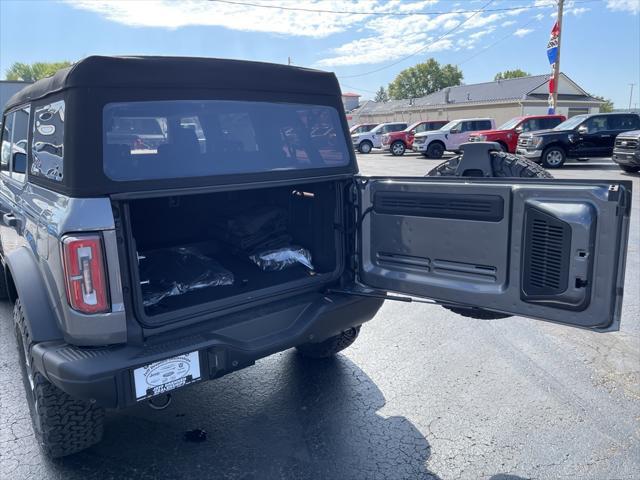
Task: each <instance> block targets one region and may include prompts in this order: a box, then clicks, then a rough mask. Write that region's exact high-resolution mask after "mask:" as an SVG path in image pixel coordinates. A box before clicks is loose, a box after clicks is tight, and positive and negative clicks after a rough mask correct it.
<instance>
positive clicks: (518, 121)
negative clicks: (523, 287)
mask: <svg viewBox="0 0 640 480" xmlns="http://www.w3.org/2000/svg"><path fill="white" fill-rule="evenodd" d="M566 119H567V117H565V116H564V115H528V116H522V117H515V118H512V119H511V120H509V121H508V122H506V123H504V124H502V125H500V126H499V127H498V128H497V129H496V130H481V131H479V132H475V133H472V134H471V135H469V141H470V142H496V143H497V144H499V145H500V147H501V148H502V151H503V152H509V153H515V152H516V148H517V146H518V137H519V136H520V134H521V133H524V132H534V131H537V130H548V129H550V128H554V127H556V126H557V125H559V124H561V123H562V122H564V121H565V120H566Z"/></svg>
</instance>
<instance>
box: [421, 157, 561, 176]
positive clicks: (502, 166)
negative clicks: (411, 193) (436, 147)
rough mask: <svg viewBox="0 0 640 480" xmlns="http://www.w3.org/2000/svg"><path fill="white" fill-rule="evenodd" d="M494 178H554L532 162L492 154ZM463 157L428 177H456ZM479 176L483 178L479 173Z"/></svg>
mask: <svg viewBox="0 0 640 480" xmlns="http://www.w3.org/2000/svg"><path fill="white" fill-rule="evenodd" d="M490 155H491V166H492V167H493V176H494V177H498V178H534V177H538V178H553V175H551V174H550V173H549V172H547V171H546V170H545V169H544V168H542V167H541V166H540V165H538V164H537V163H535V162H532V161H531V160H529V159H527V158H524V157H519V156H517V155H513V154H510V153H506V152H491V153H490ZM461 158H462V156H461V155H458V156H456V157H452V158H450V159H448V160H446V161H444V162H442V163H441V164H440V165H438V166H437V167H434V168H433V169H432V170H430V171H429V173H427V175H426V176H427V177H455V176H456V169H457V168H458V163H459V162H460V159H461ZM478 176H482V174H481V173H480V172H479V175H478Z"/></svg>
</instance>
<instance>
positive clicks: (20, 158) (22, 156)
mask: <svg viewBox="0 0 640 480" xmlns="http://www.w3.org/2000/svg"><path fill="white" fill-rule="evenodd" d="M13 171H14V172H16V173H25V172H26V171H27V154H26V153H22V152H14V154H13Z"/></svg>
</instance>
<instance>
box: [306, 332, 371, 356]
mask: <svg viewBox="0 0 640 480" xmlns="http://www.w3.org/2000/svg"><path fill="white" fill-rule="evenodd" d="M359 333H360V325H358V326H357V327H353V328H350V329H349V330H347V331H345V332H342V333H340V334H338V335H335V336H333V337H329V338H327V339H326V340H324V341H323V342H320V343H304V344H302V345H298V346H297V347H296V348H297V349H298V353H299V354H300V355H302V356H303V357H308V358H329V357H332V356H334V355H335V354H336V353H338V352H340V351H341V350H344V349H345V348H347V347H348V346H350V345H351V344H352V343H353V342H355V341H356V338H358V334H359Z"/></svg>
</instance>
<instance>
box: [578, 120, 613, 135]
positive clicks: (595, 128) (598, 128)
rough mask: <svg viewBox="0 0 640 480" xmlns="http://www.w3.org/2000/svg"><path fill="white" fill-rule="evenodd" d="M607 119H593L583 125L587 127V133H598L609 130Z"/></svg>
mask: <svg viewBox="0 0 640 480" xmlns="http://www.w3.org/2000/svg"><path fill="white" fill-rule="evenodd" d="M607 123H608V122H607V117H591V118H589V119H587V120H586V121H585V122H584V123H583V125H584V126H585V127H587V133H598V132H602V131H604V130H607Z"/></svg>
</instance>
